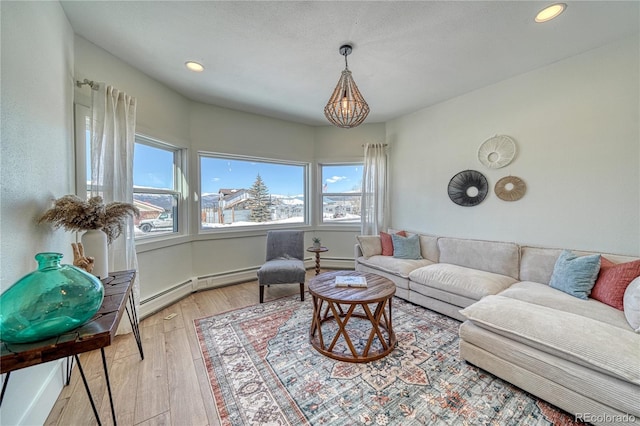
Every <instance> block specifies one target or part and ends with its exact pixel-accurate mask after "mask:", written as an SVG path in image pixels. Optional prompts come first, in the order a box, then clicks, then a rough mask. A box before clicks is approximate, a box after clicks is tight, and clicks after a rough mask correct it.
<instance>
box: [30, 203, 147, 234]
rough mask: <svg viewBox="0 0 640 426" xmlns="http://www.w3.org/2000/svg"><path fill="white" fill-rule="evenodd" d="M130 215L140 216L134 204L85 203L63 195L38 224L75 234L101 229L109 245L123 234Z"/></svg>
mask: <svg viewBox="0 0 640 426" xmlns="http://www.w3.org/2000/svg"><path fill="white" fill-rule="evenodd" d="M132 215H133V216H136V217H139V216H140V211H139V210H138V208H137V207H135V206H134V205H133V204H129V203H121V202H117V201H116V202H113V203H109V204H106V205H105V204H104V202H103V201H102V197H100V196H96V197H91V198H89V199H88V200H86V201H85V200H83V199H82V198H80V197H78V196H77V195H65V196H64V197H61V198H58V199H57V200H55V201H54V204H53V207H52V208H50V209H49V210H47V211H46V212H45V213H44V214H43V215H42V217H41V218H40V219H39V220H38V223H42V222H50V223H52V224H53V227H54V228H64V229H65V230H66V231H76V232H77V231H87V230H89V229H102V231H104V233H105V234H107V242H108V243H109V244H111V242H112V241H113V240H115V239H116V238H118V237H119V236H120V234H122V231H123V230H124V222H125V219H126V218H127V216H132Z"/></svg>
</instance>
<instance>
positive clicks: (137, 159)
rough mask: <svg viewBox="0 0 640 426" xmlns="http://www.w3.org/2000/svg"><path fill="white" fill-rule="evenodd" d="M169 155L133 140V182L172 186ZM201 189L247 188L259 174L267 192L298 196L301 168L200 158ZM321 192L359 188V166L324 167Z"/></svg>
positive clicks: (204, 191)
mask: <svg viewBox="0 0 640 426" xmlns="http://www.w3.org/2000/svg"><path fill="white" fill-rule="evenodd" d="M172 164H173V154H172V153H171V152H169V151H164V150H161V149H157V148H153V147H149V146H146V145H143V144H139V143H137V144H136V145H135V154H134V177H133V179H134V184H135V185H136V186H142V187H151V188H172V187H173V176H172V174H171V172H170V171H171V170H172ZM200 168H201V174H202V182H201V186H202V188H201V191H202V193H217V192H218V190H220V189H221V188H227V189H240V188H250V187H251V186H252V185H253V183H254V182H255V180H256V176H257V175H258V174H260V176H261V177H262V180H263V181H264V183H265V185H266V186H267V188H268V189H269V193H271V194H277V195H292V196H293V195H300V194H303V193H304V187H303V185H304V168H303V167H301V166H296V165H283V164H273V163H261V162H253V161H241V160H232V159H220V158H211V157H201V163H200ZM322 181H323V184H325V185H326V189H325V191H324V192H347V191H352V190H354V188H358V189H359V188H360V186H361V183H362V167H361V166H360V165H341V166H325V167H324V168H323V176H322Z"/></svg>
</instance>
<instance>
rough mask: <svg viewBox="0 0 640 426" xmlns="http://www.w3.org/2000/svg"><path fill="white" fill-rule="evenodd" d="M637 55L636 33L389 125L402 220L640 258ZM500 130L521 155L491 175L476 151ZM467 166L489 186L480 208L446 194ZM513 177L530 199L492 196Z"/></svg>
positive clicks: (396, 212)
mask: <svg viewBox="0 0 640 426" xmlns="http://www.w3.org/2000/svg"><path fill="white" fill-rule="evenodd" d="M638 62H639V49H638V38H637V37H634V38H632V39H628V40H621V41H619V42H617V43H613V44H611V45H608V46H604V47H602V48H599V49H595V50H592V51H589V52H586V53H584V54H581V55H578V56H574V57H572V58H569V59H567V60H564V61H561V62H557V63H555V64H553V65H550V66H547V67H544V68H540V69H538V70H535V71H532V72H529V73H527V74H523V75H520V76H517V77H514V78H511V79H509V80H505V81H502V82H500V83H497V84H494V85H492V86H489V87H485V88H483V89H480V90H476V91H474V92H471V93H468V94H466V95H463V96H460V97H458V98H455V99H451V100H450V101H447V102H443V103H441V104H438V105H436V106H433V107H430V108H426V109H424V110H421V111H418V112H416V113H413V114H411V115H407V116H405V117H402V118H399V119H397V120H393V121H391V122H389V123H387V138H388V140H389V142H390V143H391V145H392V149H391V152H392V167H391V169H392V177H393V180H392V184H391V187H392V206H391V208H392V223H393V227H394V228H407V229H412V230H419V231H423V232H428V233H434V234H442V235H449V236H458V237H470V238H480V239H492V240H506V241H515V242H519V243H527V244H534V245H543V246H553V247H566V248H575V249H584V250H596V251H604V252H614V253H620V254H629V255H640V152H639V151H640V132H639V130H638V117H639V105H640V98H639V95H640V90H639V87H638V86H639V82H640V78H639V71H638ZM496 134H506V135H509V136H511V137H513V138H514V139H515V141H516V144H517V147H518V154H517V156H516V158H515V159H514V161H513V162H512V163H511V164H510V165H508V166H506V167H504V168H501V169H493V170H492V169H488V168H486V167H484V166H483V165H482V164H481V163H480V162H479V161H478V159H477V152H478V147H479V146H480V144H481V143H482V142H483V141H485V140H486V139H488V138H490V137H492V136H494V135H496ZM465 169H475V170H478V171H480V172H482V173H483V174H485V176H486V177H487V179H488V181H489V186H490V188H491V190H490V192H489V195H488V196H487V198H486V199H485V200H484V202H482V203H481V204H480V205H478V206H476V207H461V206H458V205H456V204H454V203H453V202H451V201H450V200H449V197H448V195H447V185H448V183H449V180H450V179H451V177H452V176H453V175H455V174H456V173H458V172H460V171H462V170H465ZM508 175H514V176H518V177H521V178H522V179H523V180H524V181H525V182H526V184H527V187H528V190H527V193H526V195H525V196H524V198H522V199H521V200H520V201H517V202H505V201H502V200H500V199H499V198H498V197H497V196H496V195H495V194H494V193H493V186H494V185H495V183H496V182H497V181H498V180H499V179H500V178H502V177H504V176H508Z"/></svg>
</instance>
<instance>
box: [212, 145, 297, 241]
mask: <svg viewBox="0 0 640 426" xmlns="http://www.w3.org/2000/svg"><path fill="white" fill-rule="evenodd" d="M199 166H200V229H201V230H203V231H216V230H224V229H232V228H233V229H237V228H240V227H260V226H263V227H273V226H275V227H277V226H278V225H291V224H295V225H304V224H308V223H309V221H308V216H309V215H308V211H307V206H308V205H309V203H308V201H307V200H308V195H307V192H308V191H307V187H308V185H307V182H308V174H309V164H308V163H300V162H290V161H281V160H271V159H265V158H254V157H244V156H231V155H225V154H215V153H200V154H199Z"/></svg>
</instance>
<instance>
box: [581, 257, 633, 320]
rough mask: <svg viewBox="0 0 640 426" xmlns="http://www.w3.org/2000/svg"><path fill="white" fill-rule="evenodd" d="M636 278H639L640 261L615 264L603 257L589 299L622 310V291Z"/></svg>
mask: <svg viewBox="0 0 640 426" xmlns="http://www.w3.org/2000/svg"><path fill="white" fill-rule="evenodd" d="M638 276H640V260H635V261H633V262H626V263H618V264H615V263H613V262H611V261H610V260H609V259H607V258H606V257H604V256H603V257H602V259H601V264H600V273H599V274H598V279H597V280H596V284H595V285H594V286H593V290H591V297H592V298H594V299H596V300H598V301H600V302H602V303H606V304H607V305H610V306H613V307H614V308H616V309H620V310H623V309H624V306H623V303H622V299H623V297H624V291H625V290H626V289H627V286H628V285H629V283H630V282H631V281H633V280H634V279H635V278H636V277H638Z"/></svg>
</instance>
